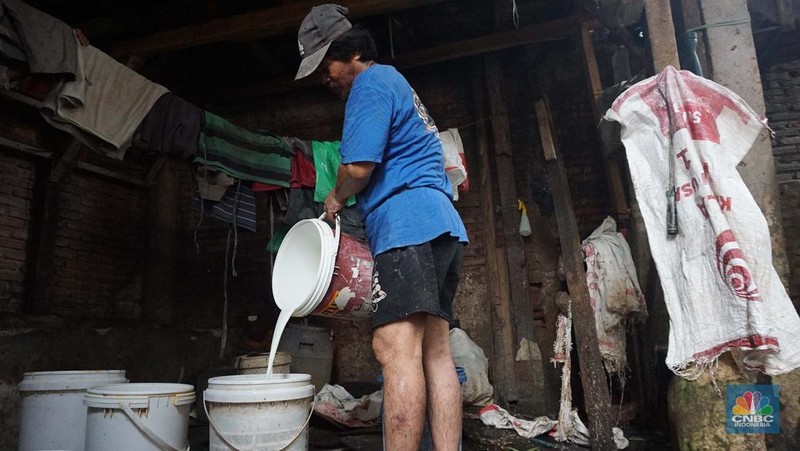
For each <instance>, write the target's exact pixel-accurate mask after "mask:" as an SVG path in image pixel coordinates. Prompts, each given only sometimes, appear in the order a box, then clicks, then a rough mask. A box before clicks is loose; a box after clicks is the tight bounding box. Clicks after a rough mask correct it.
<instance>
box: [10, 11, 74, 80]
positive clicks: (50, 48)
mask: <svg viewBox="0 0 800 451" xmlns="http://www.w3.org/2000/svg"><path fill="white" fill-rule="evenodd" d="M77 51H78V50H77V48H76V45H75V36H74V32H73V31H72V28H70V27H69V26H68V25H67V24H65V23H64V22H62V21H60V20H58V19H56V18H55V17H52V16H50V15H47V14H45V13H43V12H42V11H39V10H38V9H36V8H33V7H31V6H30V5H28V4H26V3H24V2H21V1H20V0H0V53H2V54H3V55H4V56H6V57H8V58H12V59H16V60H19V61H27V62H28V66H29V68H30V69H29V70H30V72H31V73H34V74H36V73H45V74H68V75H69V78H70V79H71V80H72V79H75V77H76V74H77V72H78V54H77Z"/></svg>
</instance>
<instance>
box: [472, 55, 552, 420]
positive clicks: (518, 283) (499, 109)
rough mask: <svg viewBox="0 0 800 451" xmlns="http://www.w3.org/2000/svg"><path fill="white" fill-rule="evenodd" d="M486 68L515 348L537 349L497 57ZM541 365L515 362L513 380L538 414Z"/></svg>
mask: <svg viewBox="0 0 800 451" xmlns="http://www.w3.org/2000/svg"><path fill="white" fill-rule="evenodd" d="M485 66H486V86H487V91H488V98H489V114H490V116H491V117H492V136H493V137H494V154H495V165H496V171H497V182H498V185H499V186H498V188H499V198H500V214H501V218H502V226H503V235H504V238H505V250H506V261H507V262H508V276H509V287H510V294H511V302H510V305H511V312H512V319H513V328H514V346H515V348H517V349H520V348H522V347H523V346H524V345H525V343H527V344H529V345H532V346H536V336H535V327H534V322H533V304H532V302H531V296H530V292H529V291H528V287H529V284H528V271H527V268H526V259H525V249H524V247H523V245H522V238H521V237H520V235H519V217H520V216H519V215H520V213H519V210H518V209H517V188H516V181H515V177H514V161H513V159H512V150H511V136H510V128H509V121H508V108H507V106H506V103H505V96H504V95H503V90H502V87H503V84H504V83H503V73H502V68H501V67H500V60H499V57H498V56H497V55H496V54H489V55H487V56H486V58H485ZM541 365H542V362H541V361H536V360H533V359H532V358H531V357H529V358H528V360H520V361H516V360H515V362H514V370H515V374H516V379H517V381H518V382H519V383H520V386H519V397H520V401H523V400H524V401H525V402H529V403H532V404H533V406H532V407H533V410H536V411H539V412H542V411H543V410H544V408H545V406H544V401H545V398H544V397H543V396H542V395H541V390H543V389H544V372H543V368H542V366H541ZM537 366H538V367H537Z"/></svg>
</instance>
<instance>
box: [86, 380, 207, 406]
mask: <svg viewBox="0 0 800 451" xmlns="http://www.w3.org/2000/svg"><path fill="white" fill-rule="evenodd" d="M126 385H134V386H138V387H133V389H132V390H130V391H127V392H126V391H125V390H124V388H126V387H125V386H126ZM157 385H161V386H162V387H160V388H152V389H149V390H148V389H147V387H148V386H150V387H153V386H157ZM187 387H188V388H187ZM137 388H138V390H137ZM153 398H169V400H170V401H171V404H172V405H175V406H183V405H187V404H192V403H194V402H195V400H196V399H197V395H196V394H195V392H194V387H193V386H191V385H188V384H172V383H163V384H158V383H147V382H144V383H142V382H139V383H134V384H114V385H105V386H101V387H94V388H91V389H89V390H87V392H86V394H85V395H84V397H83V403H84V404H85V405H86V406H87V407H98V408H102V409H114V408H121V407H122V405H123V404H125V405H128V406H129V407H130V408H134V409H145V408H149V407H150V401H151V400H152V399H153ZM159 405H160V404H159ZM165 405H167V404H165Z"/></svg>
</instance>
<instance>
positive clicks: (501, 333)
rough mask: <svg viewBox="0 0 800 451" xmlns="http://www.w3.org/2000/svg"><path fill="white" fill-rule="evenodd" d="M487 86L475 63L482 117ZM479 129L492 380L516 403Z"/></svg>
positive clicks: (500, 260)
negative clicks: (490, 327) (490, 322)
mask: <svg viewBox="0 0 800 451" xmlns="http://www.w3.org/2000/svg"><path fill="white" fill-rule="evenodd" d="M485 89H486V86H485V85H484V84H483V67H482V66H481V65H480V64H475V66H474V68H473V76H472V95H473V102H474V103H475V117H477V118H479V119H480V118H481V117H484V116H485V112H484V109H483V104H484V90H485ZM476 128H477V132H476V135H477V147H478V156H479V163H478V169H479V174H478V177H479V179H480V190H481V214H482V219H483V243H484V249H485V252H486V280H487V282H488V285H489V287H488V292H489V298H490V301H491V303H492V344H493V346H492V348H493V352H492V367H491V368H492V373H493V374H492V376H493V377H492V380H493V382H494V387H495V393H496V394H497V395H498V397H499V398H500V402H501V403H502V404H504V405H508V403H513V402H516V401H517V400H518V399H519V388H518V387H517V380H516V379H515V378H514V333H513V330H512V321H511V305H510V298H511V294H510V289H509V286H508V283H507V279H508V266H507V262H506V259H505V256H504V255H502V252H498V246H497V240H496V239H495V211H494V196H493V195H492V167H491V163H490V159H489V145H488V142H487V140H488V137H487V134H488V133H487V130H486V123H485V122H484V121H482V120H479V122H478V123H477V125H476ZM500 251H502V249H500ZM503 282H506V283H503Z"/></svg>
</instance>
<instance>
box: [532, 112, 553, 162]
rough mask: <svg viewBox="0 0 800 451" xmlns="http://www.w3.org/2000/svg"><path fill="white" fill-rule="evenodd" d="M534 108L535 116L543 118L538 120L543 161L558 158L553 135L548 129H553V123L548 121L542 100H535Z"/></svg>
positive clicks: (548, 117)
mask: <svg viewBox="0 0 800 451" xmlns="http://www.w3.org/2000/svg"><path fill="white" fill-rule="evenodd" d="M534 109H535V110H536V117H540V118H543V119H544V120H540V121H539V136H540V137H541V139H542V150H544V159H545V161H553V160H555V159H557V158H558V153H556V146H555V143H553V135H552V134H551V133H550V130H552V129H553V124H551V123H550V116H549V115H548V114H547V111H546V110H545V105H544V103H543V102H536V105H534Z"/></svg>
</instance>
